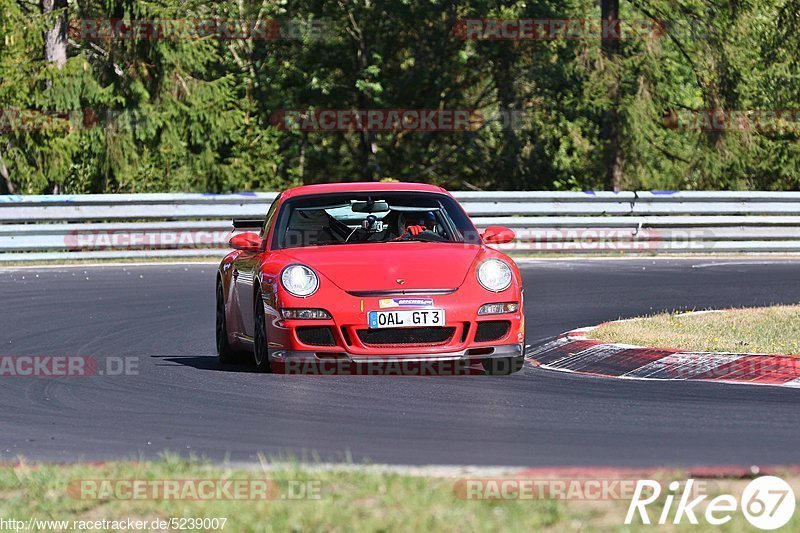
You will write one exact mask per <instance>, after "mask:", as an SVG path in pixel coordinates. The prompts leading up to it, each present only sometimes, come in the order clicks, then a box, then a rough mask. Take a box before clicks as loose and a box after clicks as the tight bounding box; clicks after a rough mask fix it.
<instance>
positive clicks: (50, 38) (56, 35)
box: [40, 0, 68, 68]
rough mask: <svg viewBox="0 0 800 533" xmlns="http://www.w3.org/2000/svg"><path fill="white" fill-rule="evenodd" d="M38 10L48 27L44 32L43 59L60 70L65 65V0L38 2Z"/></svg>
mask: <svg viewBox="0 0 800 533" xmlns="http://www.w3.org/2000/svg"><path fill="white" fill-rule="evenodd" d="M40 8H41V10H42V14H43V15H45V18H46V19H47V20H48V22H49V25H50V29H49V30H47V31H46V32H44V58H45V60H47V61H48V62H50V63H54V64H55V65H56V66H57V67H58V68H62V67H63V66H64V65H65V64H66V63H67V23H68V15H67V0H40ZM54 12H55V13H54ZM48 15H49V16H48Z"/></svg>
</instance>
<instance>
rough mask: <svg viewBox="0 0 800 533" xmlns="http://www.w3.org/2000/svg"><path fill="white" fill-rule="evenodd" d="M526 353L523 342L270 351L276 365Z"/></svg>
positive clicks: (459, 358)
mask: <svg viewBox="0 0 800 533" xmlns="http://www.w3.org/2000/svg"><path fill="white" fill-rule="evenodd" d="M524 353H525V346H524V343H519V344H505V345H500V346H481V347H480V348H467V349H464V350H459V351H456V352H434V353H406V354H354V353H349V352H345V351H336V352H333V351H331V352H320V351H317V350H314V351H310V350H283V349H270V350H269V359H270V362H275V363H289V364H291V363H297V362H299V363H312V362H314V363H320V362H329V361H341V362H347V363H356V364H361V363H374V362H379V363H387V362H408V363H424V362H431V361H434V362H436V361H461V362H467V361H480V360H483V359H503V358H507V357H520V356H522V355H523V354H524Z"/></svg>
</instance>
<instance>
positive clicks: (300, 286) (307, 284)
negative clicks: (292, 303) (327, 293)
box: [281, 265, 319, 298]
mask: <svg viewBox="0 0 800 533" xmlns="http://www.w3.org/2000/svg"><path fill="white" fill-rule="evenodd" d="M281 284H282V285H283V288H284V289H286V290H287V291H288V292H289V294H291V295H294V296H299V297H301V298H305V297H306V296H311V295H312V294H314V293H315V292H317V289H318V288H319V278H318V277H317V275H316V274H315V273H314V271H313V270H311V269H310V268H308V267H307V266H305V265H289V266H287V267H286V268H284V269H283V272H282V273H281Z"/></svg>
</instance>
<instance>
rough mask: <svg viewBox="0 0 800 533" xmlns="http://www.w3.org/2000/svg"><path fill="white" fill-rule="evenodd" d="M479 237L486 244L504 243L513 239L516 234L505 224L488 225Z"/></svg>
mask: <svg viewBox="0 0 800 533" xmlns="http://www.w3.org/2000/svg"><path fill="white" fill-rule="evenodd" d="M481 237H482V238H483V242H485V243H486V244H505V243H507V242H511V241H513V240H514V238H515V237H516V235H515V234H514V231H513V230H510V229H508V228H507V227H505V226H489V227H488V228H486V230H485V231H484V232H483V234H482V235H481Z"/></svg>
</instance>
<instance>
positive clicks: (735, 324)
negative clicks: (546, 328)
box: [589, 305, 800, 356]
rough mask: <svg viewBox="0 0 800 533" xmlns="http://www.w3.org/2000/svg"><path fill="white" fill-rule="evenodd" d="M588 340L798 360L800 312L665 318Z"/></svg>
mask: <svg viewBox="0 0 800 533" xmlns="http://www.w3.org/2000/svg"><path fill="white" fill-rule="evenodd" d="M589 336H590V337H591V338H594V339H598V340H601V341H604V342H614V343H622V344H635V345H639V346H649V347H658V348H675V349H679V350H692V351H708V352H735V353H759V354H786V355H795V356H800V306H798V305H794V306H774V307H763V308H746V309H731V310H727V311H724V312H719V313H703V314H693V313H687V314H670V313H664V314H659V315H655V316H651V317H644V318H637V319H634V320H629V321H625V322H614V323H610V324H606V325H603V326H600V327H599V328H597V329H595V330H593V331H591V332H590V333H589Z"/></svg>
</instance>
